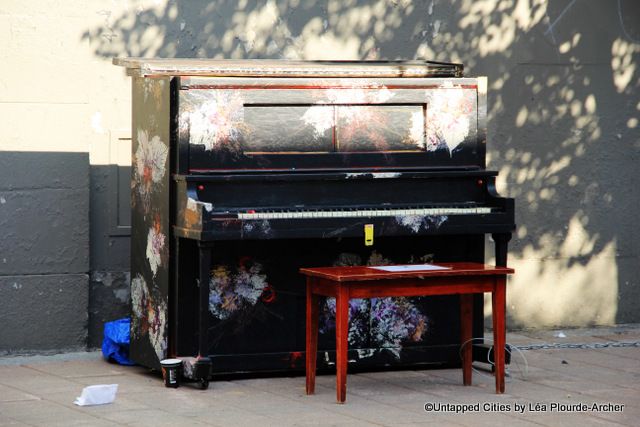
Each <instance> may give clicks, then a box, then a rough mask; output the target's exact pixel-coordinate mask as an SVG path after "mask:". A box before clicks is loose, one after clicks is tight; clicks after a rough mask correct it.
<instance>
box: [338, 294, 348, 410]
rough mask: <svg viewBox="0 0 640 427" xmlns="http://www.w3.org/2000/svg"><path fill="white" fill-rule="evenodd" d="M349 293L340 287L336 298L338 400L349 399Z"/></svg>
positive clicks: (341, 401)
mask: <svg viewBox="0 0 640 427" xmlns="http://www.w3.org/2000/svg"><path fill="white" fill-rule="evenodd" d="M348 339H349V293H348V289H347V288H346V287H345V286H342V285H340V286H339V287H338V292H337V296H336V398H337V400H338V403H344V401H345V399H346V398H347V349H348V346H349V342H348Z"/></svg>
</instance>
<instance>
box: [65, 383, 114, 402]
mask: <svg viewBox="0 0 640 427" xmlns="http://www.w3.org/2000/svg"><path fill="white" fill-rule="evenodd" d="M117 391H118V384H98V385H90V386H88V387H85V388H83V389H82V394H81V395H80V396H79V397H76V400H75V401H74V402H73V403H75V404H76V405H78V406H89V405H104V404H107V403H112V402H113V401H114V400H116V392H117Z"/></svg>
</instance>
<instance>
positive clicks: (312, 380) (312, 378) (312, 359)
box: [305, 278, 318, 394]
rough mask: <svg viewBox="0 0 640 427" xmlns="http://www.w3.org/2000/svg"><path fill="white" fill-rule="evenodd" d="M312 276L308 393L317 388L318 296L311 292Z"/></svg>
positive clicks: (309, 310)
mask: <svg viewBox="0 0 640 427" xmlns="http://www.w3.org/2000/svg"><path fill="white" fill-rule="evenodd" d="M311 280H312V279H311V278H307V323H306V325H307V326H306V335H307V339H306V347H305V361H306V363H305V365H306V366H305V368H306V369H305V370H306V374H307V394H313V393H314V392H315V388H316V359H317V357H318V296H317V295H313V294H312V293H311V283H310V282H311Z"/></svg>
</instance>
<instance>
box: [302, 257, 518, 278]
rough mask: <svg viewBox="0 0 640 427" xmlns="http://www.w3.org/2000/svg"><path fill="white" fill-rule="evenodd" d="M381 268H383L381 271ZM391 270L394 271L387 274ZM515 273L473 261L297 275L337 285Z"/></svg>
mask: <svg viewBox="0 0 640 427" xmlns="http://www.w3.org/2000/svg"><path fill="white" fill-rule="evenodd" d="M381 268H384V270H383V269H381ZM389 268H391V269H392V270H394V271H389ZM514 272H515V270H513V269H512V268H508V267H497V266H495V265H486V264H480V263H474V262H442V263H437V264H417V265H392V266H390V265H386V266H349V267H315V268H301V269H300V273H302V274H304V275H306V276H311V277H321V278H323V279H328V280H333V281H336V282H351V281H362V280H380V279H399V278H416V277H418V278H419V277H424V278H427V277H445V276H492V275H493V276H500V275H506V274H513V273H514Z"/></svg>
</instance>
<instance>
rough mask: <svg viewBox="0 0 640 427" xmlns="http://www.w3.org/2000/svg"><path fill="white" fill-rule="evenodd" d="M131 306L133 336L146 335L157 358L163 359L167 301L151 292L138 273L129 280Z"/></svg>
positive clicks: (165, 341)
mask: <svg viewBox="0 0 640 427" xmlns="http://www.w3.org/2000/svg"><path fill="white" fill-rule="evenodd" d="M131 308H132V314H133V316H132V328H131V331H132V333H133V335H134V336H133V338H135V339H142V338H144V337H148V339H149V344H150V345H151V347H152V348H153V350H154V351H155V353H156V355H157V356H158V359H164V356H165V354H166V350H167V336H166V331H167V328H166V326H167V319H166V313H167V302H166V301H164V300H163V299H162V297H161V296H160V295H154V294H153V293H152V291H151V290H150V289H149V286H148V285H147V282H146V281H145V280H144V278H143V277H142V275H140V274H138V275H137V276H136V277H135V278H133V279H132V280H131Z"/></svg>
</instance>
